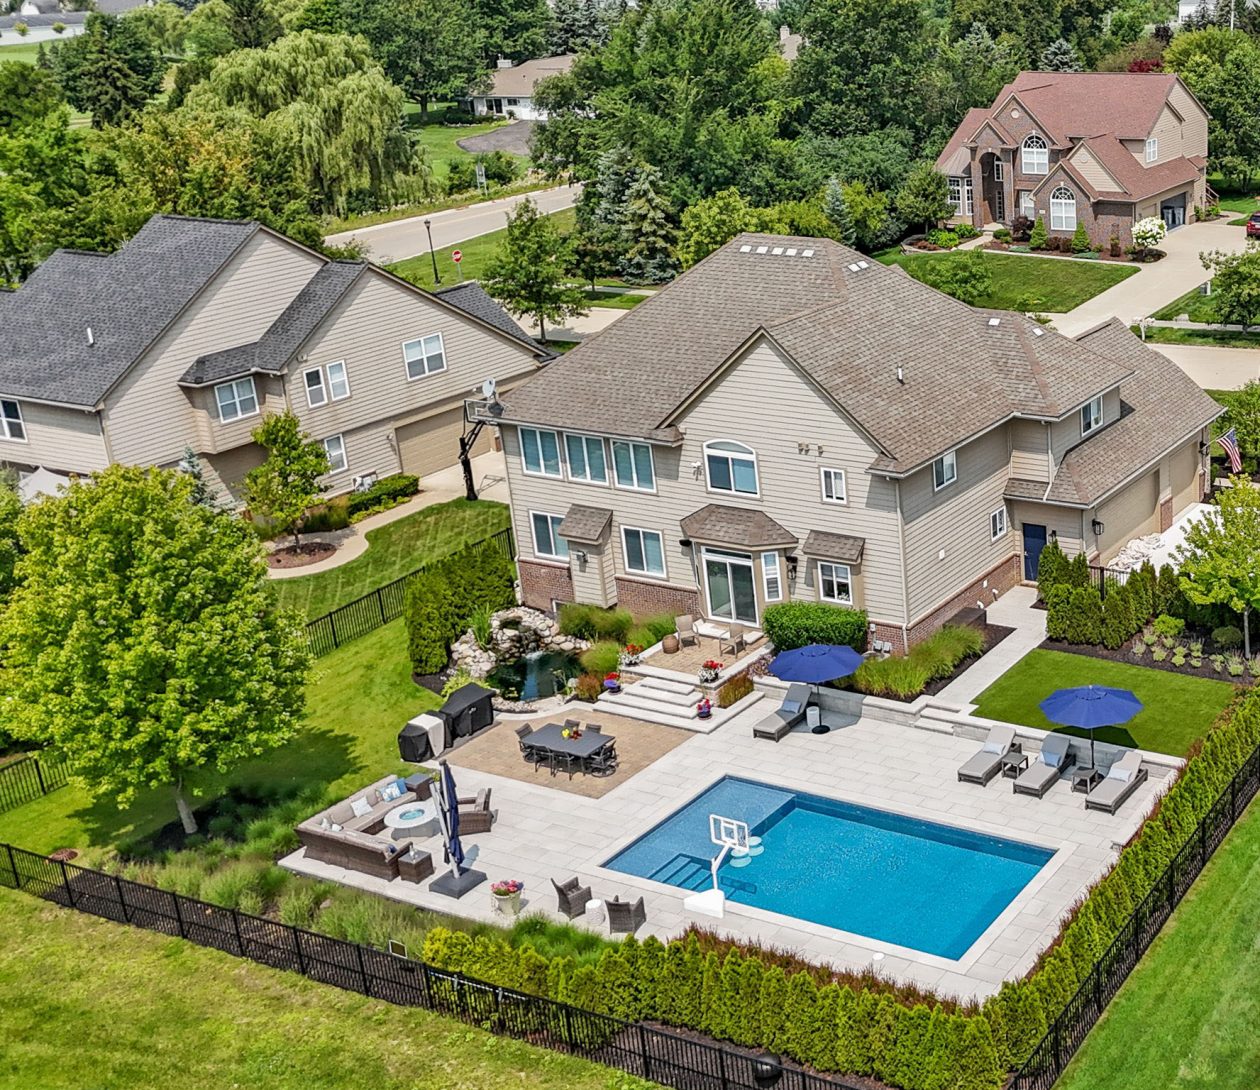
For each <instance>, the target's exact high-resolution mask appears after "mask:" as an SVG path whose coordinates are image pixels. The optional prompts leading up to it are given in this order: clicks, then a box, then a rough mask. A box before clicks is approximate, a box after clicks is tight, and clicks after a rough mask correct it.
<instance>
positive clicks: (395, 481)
mask: <svg viewBox="0 0 1260 1090" xmlns="http://www.w3.org/2000/svg"><path fill="white" fill-rule="evenodd" d="M419 491H420V478H419V477H415V476H413V475H412V474H410V473H393V474H391V475H390V476H388V477H382V478H381V479H380V480H379V481H377V482H376V484H374V485H372V487H371V488H369V489H368V490H367V491H366V492H351V493H350V503H349V506H350V514H351V515H358V514H363V513H364V512H367V511H373V510H375V509H377V508H382V509H383V508H386V507H393V506H394V505H395V504H397V503H399V502H401V501H402V500H405V499H407V498H408V497H409V496H414V495H415V494H416V493H417V492H419Z"/></svg>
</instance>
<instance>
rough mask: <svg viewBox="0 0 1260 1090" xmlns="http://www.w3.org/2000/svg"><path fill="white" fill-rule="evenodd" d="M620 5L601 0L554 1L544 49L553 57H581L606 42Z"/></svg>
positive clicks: (617, 15) (618, 14)
mask: <svg viewBox="0 0 1260 1090" xmlns="http://www.w3.org/2000/svg"><path fill="white" fill-rule="evenodd" d="M620 8H621V5H619V4H613V3H606V2H601V0H555V2H554V3H553V4H552V7H551V26H550V27H549V28H548V31H549V34H548V47H549V48H550V50H551V52H552V54H553V55H556V54H560V53H581V52H583V51H585V50H588V49H591V48H592V47H593V46H597V45H602V44H603V43H604V42H606V41H607V40H608V34H609V32H610V31H611V29H612V26H613V24H614V23H615V22H616V20H617V18H618V17H619V16H620V14H621V12H620Z"/></svg>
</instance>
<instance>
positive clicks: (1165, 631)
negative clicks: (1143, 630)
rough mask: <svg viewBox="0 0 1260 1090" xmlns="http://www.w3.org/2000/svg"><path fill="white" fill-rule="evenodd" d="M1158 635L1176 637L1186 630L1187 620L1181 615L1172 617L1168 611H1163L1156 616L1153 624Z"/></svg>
mask: <svg viewBox="0 0 1260 1090" xmlns="http://www.w3.org/2000/svg"><path fill="white" fill-rule="evenodd" d="M1152 627H1153V628H1154V629H1155V635H1157V636H1171V637H1172V638H1173V639H1176V638H1177V637H1178V636H1180V635H1181V634H1182V632H1184V631H1185V628H1186V622H1185V621H1183V620H1182V619H1181V618H1180V617H1170V616H1169V615H1168V614H1167V613H1161V614H1160V615H1159V616H1158V617H1156V618H1155V622H1154V624H1153V625H1152Z"/></svg>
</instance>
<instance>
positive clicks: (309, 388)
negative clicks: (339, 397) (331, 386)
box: [302, 367, 328, 409]
mask: <svg viewBox="0 0 1260 1090" xmlns="http://www.w3.org/2000/svg"><path fill="white" fill-rule="evenodd" d="M302 378H303V379H304V380H305V381H306V403H307V404H308V405H309V406H310V407H311V408H312V409H315V408H318V407H319V406H320V405H322V404H324V402H326V401H327V400H328V391H327V390H325V389H324V372H323V371H322V370H321V369H320V368H318V367H312V368H311V369H310V370H309V371H307V372H306V373H305V374H303V376H302Z"/></svg>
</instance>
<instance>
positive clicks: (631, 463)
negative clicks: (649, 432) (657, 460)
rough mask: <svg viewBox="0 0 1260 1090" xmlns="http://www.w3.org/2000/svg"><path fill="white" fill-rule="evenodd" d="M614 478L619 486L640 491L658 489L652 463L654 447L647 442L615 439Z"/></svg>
mask: <svg viewBox="0 0 1260 1090" xmlns="http://www.w3.org/2000/svg"><path fill="white" fill-rule="evenodd" d="M612 461H613V479H614V480H615V481H616V482H617V487H618V488H633V489H636V490H637V491H640V492H654V491H656V473H655V469H654V467H653V465H652V448H651V447H650V446H649V445H648V444H647V443H631V442H628V441H626V440H624V439H614V440H613V443H612Z"/></svg>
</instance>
